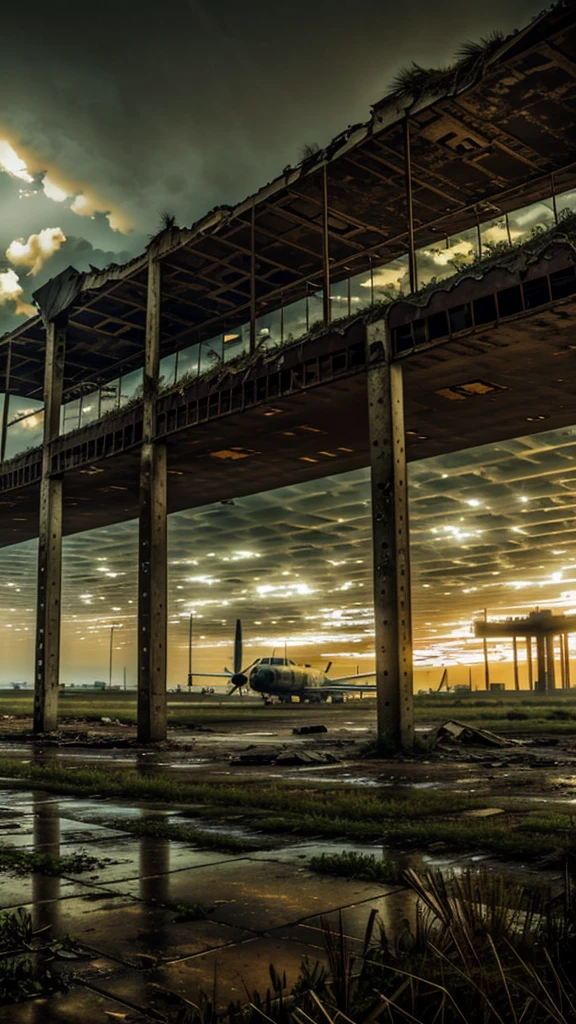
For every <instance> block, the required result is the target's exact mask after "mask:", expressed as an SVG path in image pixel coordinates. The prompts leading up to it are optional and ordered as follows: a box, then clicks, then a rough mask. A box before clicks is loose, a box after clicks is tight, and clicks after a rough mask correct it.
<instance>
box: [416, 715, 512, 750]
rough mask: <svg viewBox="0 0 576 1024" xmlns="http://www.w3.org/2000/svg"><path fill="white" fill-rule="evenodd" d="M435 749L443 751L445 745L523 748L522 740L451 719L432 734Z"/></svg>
mask: <svg viewBox="0 0 576 1024" xmlns="http://www.w3.org/2000/svg"><path fill="white" fill-rule="evenodd" d="M432 738H433V741H434V747H436V749H442V747H443V746H444V745H445V744H450V745H454V744H462V745H465V746H476V747H477V746H481V747H513V746H517V747H522V746H524V743H523V741H522V740H515V739H511V737H510V736H499V735H498V734H497V733H495V732H489V730H488V729H477V728H476V726H474V725H466V724H465V723H464V722H457V721H455V719H450V720H449V721H447V722H443V724H442V725H440V726H438V728H437V729H436V731H435V733H433V734H432Z"/></svg>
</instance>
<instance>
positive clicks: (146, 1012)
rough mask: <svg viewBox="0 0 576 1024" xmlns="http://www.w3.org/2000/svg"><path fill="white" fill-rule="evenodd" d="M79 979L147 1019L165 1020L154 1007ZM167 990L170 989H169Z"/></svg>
mask: <svg viewBox="0 0 576 1024" xmlns="http://www.w3.org/2000/svg"><path fill="white" fill-rule="evenodd" d="M77 980H78V983H79V984H80V985H83V986H84V988H87V989H89V990H90V991H91V992H94V993H95V994H96V995H98V996H105V997H106V998H107V999H110V1000H111V1001H112V1002H116V1003H118V1004H119V1005H120V1006H127V1007H128V1009H129V1010H135V1011H136V1012H137V1013H141V1014H142V1015H143V1016H144V1018H145V1019H146V1018H147V1019H148V1020H158V1021H164V1020H165V1018H164V1017H163V1016H161V1015H160V1014H159V1013H156V1010H154V1009H152V1008H151V1007H143V1006H139V1004H138V1003H132V1002H130V1001H129V1000H128V999H122V997H121V996H115V995H111V994H110V992H107V991H106V990H105V989H101V988H98V986H97V985H94V983H93V982H89V981H85V980H84V979H82V978H78V979H77ZM166 991H170V990H169V989H167V990H166Z"/></svg>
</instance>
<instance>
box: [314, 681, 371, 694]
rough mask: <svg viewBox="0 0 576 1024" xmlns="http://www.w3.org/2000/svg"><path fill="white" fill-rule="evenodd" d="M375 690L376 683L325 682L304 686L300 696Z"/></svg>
mask: <svg viewBox="0 0 576 1024" xmlns="http://www.w3.org/2000/svg"><path fill="white" fill-rule="evenodd" d="M376 691H377V687H376V684H371V683H361V684H360V685H358V684H355V683H335V684H334V685H332V684H331V683H326V684H324V685H322V686H306V687H305V688H304V689H303V690H301V691H300V696H302V697H318V694H323V695H324V696H325V697H330V696H334V697H335V696H337V695H338V694H340V693H373V694H375V693H376Z"/></svg>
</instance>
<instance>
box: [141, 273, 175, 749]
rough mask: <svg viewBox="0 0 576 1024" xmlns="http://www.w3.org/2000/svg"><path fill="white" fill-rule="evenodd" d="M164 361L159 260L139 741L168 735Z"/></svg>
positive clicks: (148, 360)
mask: <svg viewBox="0 0 576 1024" xmlns="http://www.w3.org/2000/svg"><path fill="white" fill-rule="evenodd" d="M159 365H160V264H159V263H158V262H156V261H155V260H152V259H150V262H149V264H148V299H147V309H146V339H145V353H144V421H143V437H142V451H141V458H140V516H139V532H138V739H139V741H140V742H141V743H153V742H156V741H158V740H163V739H166V646H167V621H168V620H167V589H168V588H167V557H168V551H167V523H166V446H165V445H164V444H160V443H158V442H157V441H155V440H154V436H155V432H156V396H157V393H158V375H159Z"/></svg>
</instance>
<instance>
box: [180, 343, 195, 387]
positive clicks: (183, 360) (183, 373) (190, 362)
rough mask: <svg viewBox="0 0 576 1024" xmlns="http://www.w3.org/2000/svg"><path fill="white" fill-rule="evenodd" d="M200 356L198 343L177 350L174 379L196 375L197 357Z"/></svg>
mask: <svg viewBox="0 0 576 1024" xmlns="http://www.w3.org/2000/svg"><path fill="white" fill-rule="evenodd" d="M199 358H200V345H199V344H196V345H190V347H189V348H183V349H181V350H180V352H178V365H177V368H176V380H182V379H183V378H184V377H192V378H193V377H197V376H198V359H199Z"/></svg>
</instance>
